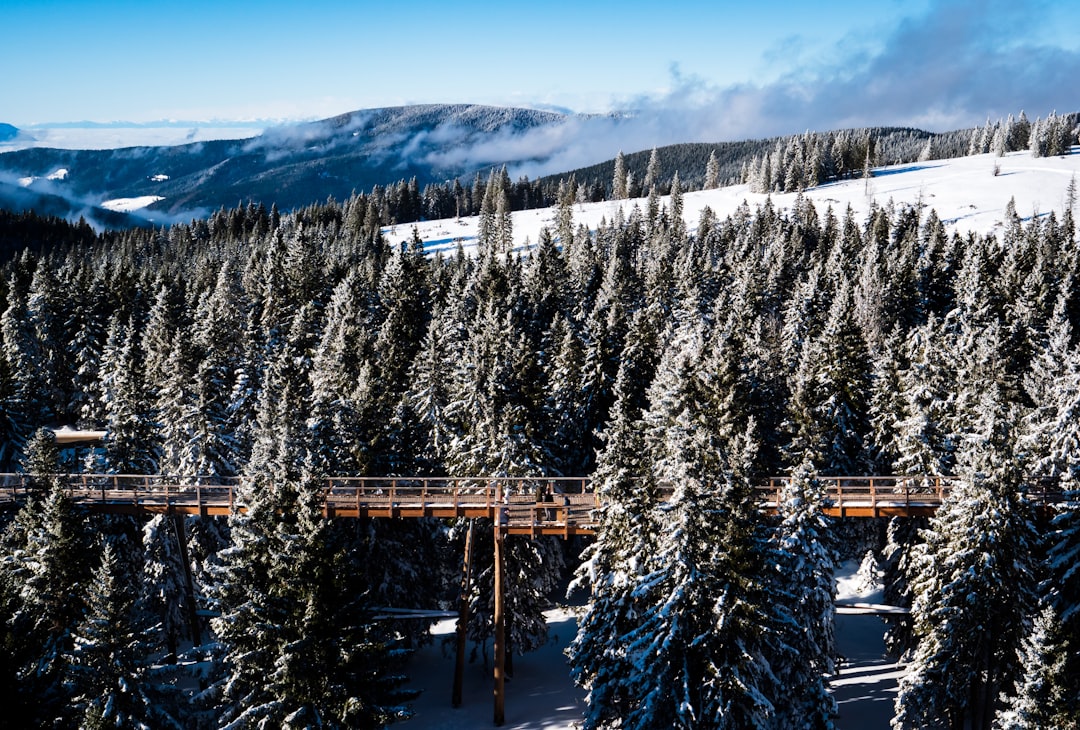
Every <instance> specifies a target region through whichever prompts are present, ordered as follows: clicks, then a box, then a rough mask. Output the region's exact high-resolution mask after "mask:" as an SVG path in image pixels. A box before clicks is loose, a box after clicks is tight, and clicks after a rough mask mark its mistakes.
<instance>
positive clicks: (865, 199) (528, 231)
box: [386, 147, 1080, 251]
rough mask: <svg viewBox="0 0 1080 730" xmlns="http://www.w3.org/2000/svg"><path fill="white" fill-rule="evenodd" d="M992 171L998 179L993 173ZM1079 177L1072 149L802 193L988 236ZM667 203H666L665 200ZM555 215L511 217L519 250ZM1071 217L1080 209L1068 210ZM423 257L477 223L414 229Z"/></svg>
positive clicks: (789, 196)
mask: <svg viewBox="0 0 1080 730" xmlns="http://www.w3.org/2000/svg"><path fill="white" fill-rule="evenodd" d="M995 167H996V168H997V174H995ZM1078 173H1080V147H1073V148H1072V154H1070V155H1068V156H1066V157H1044V158H1033V157H1032V156H1031V154H1030V153H1028V152H1014V153H1010V154H1008V155H1006V156H1004V157H997V156H995V155H992V154H987V155H975V156H972V157H962V158H958V159H952V160H930V161H928V162H920V163H914V164H908V165H897V166H893V167H884V168H879V169H877V170H875V171H874V176H873V177H872V178H871V179H870V180H868V181H867V180H847V181H844V182H838V183H830V184H828V185H822V186H821V187H817V188H813V189H811V190H808V191H806V192H805V193H803V195H805V196H806V197H807V198H809V199H810V200H812V201H813V202H814V205H815V207H816V208H817V210H818V214H819V215H823V214H824V213H825V211H826V209H827V208H828V207H830V206H831V207H832V209H833V212H834V213H835V214H836V216H837V217H842V216H843V215H844V212H845V211H846V210H847V208H848V206H851V208H852V210H853V211H854V212H855V214H856V216H857V217H858V218H859V220H862V218H863V217H864V216H865V215H866V213H867V211H868V210H869V209H870V207H871V206H872V205H874V204H877V205H879V206H884V205H886V204H888V203H889V201H893V202H894V203H895V204H896V205H904V204H910V205H914V204H918V203H921V204H923V205H924V206H925V208H926V209H929V208H933V209H934V210H936V211H937V214H938V217H939V218H941V219H942V221H944V222H945V224H946V228H947V229H948V230H949V231H950V232H951V231H959V232H961V233H965V232H968V231H974V232H976V233H980V234H982V233H993V232H995V231H998V230H1000V227H1001V225H1002V220H1003V217H1004V212H1005V208H1006V206H1007V205H1008V203H1009V200H1010V199H1013V200H1015V204H1016V212H1017V214H1018V215H1019V216H1020V217H1021V218H1024V219H1028V218H1030V217H1031V216H1033V215H1045V214H1047V213H1049V212H1050V211H1055V212H1056V213H1057V214H1058V215H1060V214H1061V213H1062V212H1063V210H1064V207H1065V200H1066V188H1067V187H1068V186H1069V182H1070V180H1071V179H1072V178H1073V177H1074V176H1077V175H1078ZM796 195H797V194H796V193H785V194H773V195H771V196H769V195H764V194H757V193H751V192H750V190H749V188H748V187H747V186H746V185H734V186H731V187H726V188H720V189H717V190H702V191H698V192H691V193H686V194H685V196H684V208H683V210H684V214H683V217H684V219H685V221H686V224H687V225H688V226H689V227H690V229H691V230H693V229H694V228H695V227H696V226H697V224H698V220H699V219H700V217H701V211H702V210H703V209H704V208H705V207H706V206H708V207H709V208H711V209H712V210H713V212H714V213H716V214H717V215H718V216H719V217H721V218H723V217H725V216H727V215H728V214H730V213H733V212H734V211H735V210H736V209H737V208H738V207H739V206H740V205H741V204H742V203H743V202H746V203H748V204H749V205H750V207H751V209H754V208H757V207H758V206H760V205H763V204H764V203H765V201H766V200H767V199H769V198H771V200H772V204H773V205H774V206H776V207H777V208H781V209H786V208H790V206H791V205H792V203H793V202H794V200H795V198H796ZM663 203H664V204H665V205H669V204H670V201H669V199H667V198H664V199H663ZM635 205H636V206H638V207H639V208H641V209H642V210H644V207H645V200H644V199H637V200H621V201H608V202H603V203H582V204H577V205H575V206H574V223H575V225H580V224H585V225H587V226H589V227H590V228H595V227H596V226H597V225H598V224H599V223H600V222H601V221H602V220H604V219H607V220H609V221H610V220H612V218H613V217H614V216H615V213H616V209H617V208H619V207H621V208H622V209H623V211H624V213H625V214H627V215H629V213H630V211H631V210H632V209H633V207H634V206H635ZM555 212H556V211H555V209H552V208H546V209H540V210H527V211H519V212H516V213H514V214H513V219H512V220H513V228H514V241H515V244H516V245H518V246H525V245H527V244H528V243H535V242H536V241H537V239H538V237H539V235H540V231H541V229H542V228H544V227H548V228H550V229H552V230H553V231H554V227H555ZM1073 213H1074V215H1076V214H1080V211H1076V210H1074V211H1073ZM415 225H416V228H417V231H418V232H419V234H420V238H421V239H423V241H424V242H425V248H426V249H427V250H428V251H435V250H444V251H453V250H454V248H455V247H456V246H457V243H458V241H459V240H460V241H461V242H462V244H463V245H464V246H465V247H466V248H468V247H469V246H471V245H474V244H475V243H476V228H477V219H476V218H475V217H473V218H462V219H459V220H458V219H447V220H438V221H425V222H421V223H417V224H415ZM412 228H413V224H408V225H399V226H396V227H394V228H387V229H386V234H387V235H388V236H389V238H390V240H391V241H393V242H397V241H398V240H399V239H400V240H407V239H408V238H409V237H410V236H411V232H412Z"/></svg>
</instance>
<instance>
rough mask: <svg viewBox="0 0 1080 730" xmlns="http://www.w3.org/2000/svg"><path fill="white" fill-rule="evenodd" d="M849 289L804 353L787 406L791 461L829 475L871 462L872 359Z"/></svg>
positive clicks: (843, 289) (856, 469) (840, 293)
mask: <svg viewBox="0 0 1080 730" xmlns="http://www.w3.org/2000/svg"><path fill="white" fill-rule="evenodd" d="M851 297H852V295H851V289H850V287H849V286H848V285H847V284H846V283H844V284H842V285H841V287H840V290H839V291H838V292H836V295H835V298H834V299H833V304H832V307H831V308H830V311H829V316H828V320H827V322H826V324H825V329H824V330H823V331H822V333H821V335H820V336H819V337H815V338H814V339H812V340H811V341H810V343H809V344H808V345H807V346H806V348H805V349H804V350H803V352H802V355H801V358H800V361H799V367H798V370H797V371H796V372H795V373H794V375H793V378H792V385H791V400H790V403H789V416H788V419H789V423H788V431H789V433H791V436H792V439H791V443H790V445H789V446H788V448H787V457H788V459H789V460H790V462H791V463H793V464H798V463H801V462H802V461H805V460H810V461H811V462H812V463H814V464H816V465H820V466H819V468H820V469H821V471H822V472H823V473H825V474H831V475H844V474H857V473H860V472H861V471H863V469H864V464H865V463H867V462H868V461H869V455H868V453H867V451H866V446H865V443H866V437H867V434H868V433H869V430H870V426H869V423H867V420H866V413H867V402H868V399H869V395H870V359H869V354H868V353H867V351H866V342H865V341H864V340H863V338H862V335H861V333H860V331H859V328H858V325H857V323H856V322H855V318H854V312H853V309H852V298H851Z"/></svg>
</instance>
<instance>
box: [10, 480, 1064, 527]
mask: <svg viewBox="0 0 1080 730" xmlns="http://www.w3.org/2000/svg"><path fill="white" fill-rule="evenodd" d="M61 478H62V479H63V480H64V482H65V484H66V487H67V489H68V491H69V493H70V494H71V496H72V498H73V499H74V500H75V501H76V502H78V503H79V504H81V505H84V506H85V507H86V508H87V509H89V510H91V511H96V512H109V513H119V514H146V513H151V514H152V513H162V512H167V513H180V514H192V515H201V516H215V515H229V514H232V513H234V512H242V511H243V507H242V505H241V504H240V502H239V500H238V499H237V490H238V489H239V488H240V487H241V485H242V478H241V477H217V476H177V475H160V474H154V475H130V474H65V475H61ZM819 480H820V481H822V482H823V483H824V486H825V493H826V498H827V506H826V508H825V511H826V512H827V513H828V514H831V515H834V516H838V517H892V516H917V515H930V514H933V512H934V511H935V510H936V509H937V508H938V506H939V505H940V504H941V502H942V500H943V499H944V498H945V496H946V495H947V494H948V491H949V488H950V482H951V481H952V480H951V479H949V478H946V477H896V476H880V477H878V476H875V477H867V476H854V477H819ZM786 481H787V479H786V478H785V477H774V478H772V479H770V480H769V481H768V483H767V484H762V485H759V486H758V487H757V489H758V491H759V493H760V504H761V507H762V509H764V510H775V509H776V505H777V500H778V499H779V497H780V490H781V488H782V487H783V484H784V483H785V482H786ZM323 484H324V486H323V513H324V514H326V515H327V516H330V517H361V516H363V517H382V518H417V517H440V518H453V517H486V518H489V519H492V520H496V519H497V520H499V521H500V523H501V524H502V525H504V526H505V528H506V530H507V532H509V533H510V534H527V535H563V536H569V535H579V534H591V533H592V532H593V531H594V530H595V528H596V523H597V519H598V510H599V508H600V507H601V506H602V504H601V498H600V496H599V495H598V494H597V493H596V492H595V490H594V489H593V484H592V482H591V481H590V480H588V479H585V478H528V477H526V478H506V477H500V478H491V479H477V478H449V477H437V478H420V477H396V478H391V477H333V478H330V479H326V480H324V481H323ZM31 488H32V486H31V482H30V480H29V478H28V477H27V476H25V475H22V474H0V506H7V507H13V506H15V505H17V504H19V503H21V501H22V500H23V499H24V498H25V497H26V495H27V494H28V490H29V489H31ZM661 489H663V490H665V491H667V490H670V489H671V488H670V487H667V488H665V487H663V486H662V487H661ZM1034 496H1035V497H1036V499H1037V501H1039V502H1040V503H1041V504H1044V505H1050V504H1053V503H1056V502H1060V501H1062V500H1063V495H1061V494H1060V493H1059V492H1054V491H1043V492H1040V493H1039V494H1037V495H1034Z"/></svg>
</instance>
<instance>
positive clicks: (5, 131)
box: [0, 122, 19, 142]
mask: <svg viewBox="0 0 1080 730" xmlns="http://www.w3.org/2000/svg"><path fill="white" fill-rule="evenodd" d="M18 136H19V128H18V127H14V126H12V125H10V124H4V123H3V122H0V142H7V141H8V140H12V139H15V138H16V137H18Z"/></svg>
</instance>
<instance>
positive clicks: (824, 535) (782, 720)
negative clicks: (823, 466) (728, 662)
mask: <svg viewBox="0 0 1080 730" xmlns="http://www.w3.org/2000/svg"><path fill="white" fill-rule="evenodd" d="M823 502H824V490H823V489H822V486H821V484H820V483H819V482H818V481H817V479H816V477H815V475H814V472H813V467H812V465H810V464H808V463H804V464H802V465H800V466H799V467H798V468H797V469H796V470H795V473H794V474H792V476H791V478H790V479H789V480H788V481H787V482H786V483H785V485H784V487H783V488H782V490H781V492H780V495H779V500H778V505H777V511H778V513H779V517H780V520H781V521H780V524H779V526H778V527H777V530H776V535H775V537H774V540H775V542H776V555H777V571H776V575H775V576H774V578H773V580H774V581H775V583H776V585H777V595H778V596H779V597H780V598H779V601H778V602H779V604H780V606H781V610H782V611H783V614H784V617H785V618H786V619H787V621H786V622H785V623H784V624H783V628H782V629H781V633H780V636H781V640H782V642H783V646H782V647H781V652H780V655H779V656H776V657H775V658H774V659H773V665H774V666H775V667H776V670H775V671H776V674H777V679H778V681H779V686H780V687H782V688H783V691H784V693H785V694H786V696H787V697H788V698H789V699H788V701H786V702H780V701H777V702H775V703H774V704H775V706H776V710H777V718H778V726H781V727H790V728H805V729H809V728H831V727H832V717H834V716H835V715H836V714H837V707H836V701H835V700H834V699H833V698H832V695H830V694H829V691H828V688H827V686H826V682H825V677H826V676H827V675H829V674H831V673H832V672H833V671H834V669H835V667H834V662H833V658H834V657H835V656H836V642H835V639H834V633H833V616H834V614H835V608H834V606H833V603H834V599H835V596H834V594H835V592H836V581H835V578H834V576H833V565H834V563H835V555H834V551H833V548H832V545H831V538H830V529H829V524H828V521H827V518H826V517H825V515H824V513H823V512H822V508H823V506H824V505H823ZM785 629H786V630H785Z"/></svg>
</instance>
